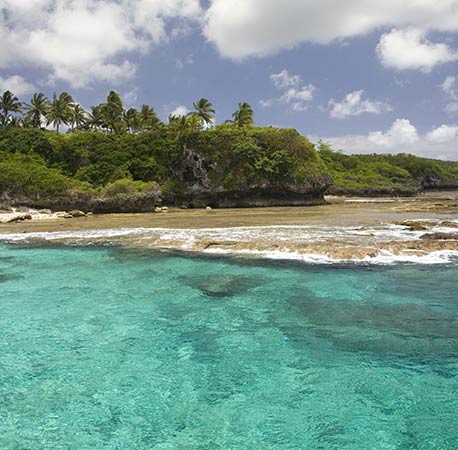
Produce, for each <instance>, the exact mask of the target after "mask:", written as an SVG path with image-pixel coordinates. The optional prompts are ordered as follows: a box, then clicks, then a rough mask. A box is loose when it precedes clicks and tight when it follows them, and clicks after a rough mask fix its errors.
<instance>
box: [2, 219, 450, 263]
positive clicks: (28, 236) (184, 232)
mask: <svg viewBox="0 0 458 450" xmlns="http://www.w3.org/2000/svg"><path fill="white" fill-rule="evenodd" d="M456 222H457V223H458V221H456ZM425 232H443V233H456V232H457V229H456V228H452V227H440V226H438V227H433V228H432V229H431V230H429V231H410V230H409V229H408V227H406V226H402V225H393V224H381V225H376V226H372V227H329V226H328V227H326V226H310V225H292V226H289V225H282V226H256V227H232V228H200V229H186V228H184V229H181V228H119V229H103V230H78V231H55V232H31V233H0V241H5V242H35V241H47V242H52V241H64V242H69V243H75V242H76V243H81V242H84V243H89V244H90V243H99V242H101V241H103V242H106V241H107V240H108V241H110V240H119V239H120V240H121V241H122V240H123V239H124V240H128V239H129V238H134V239H137V240H138V239H141V241H142V242H143V241H144V242H147V241H148V240H150V242H149V243H150V244H153V246H155V245H158V246H160V245H161V244H162V245H163V244H164V243H165V242H167V243H169V242H172V243H173V246H174V247H175V248H181V249H182V250H193V249H195V248H196V247H198V245H197V244H199V243H208V242H215V243H216V244H225V243H229V244H230V243H246V244H254V246H255V245H256V243H260V242H261V243H262V244H263V246H266V245H267V246H268V245H269V244H272V245H278V244H279V243H281V246H282V247H283V250H281V251H280V250H273V251H263V250H253V249H246V250H231V249H221V248H209V249H207V250H205V252H206V253H213V254H218V253H219V254H240V255H246V256H248V255H249V256H257V257H261V258H269V259H293V260H301V261H304V262H308V263H320V264H324V263H329V264H331V263H342V262H359V263H370V264H394V263H403V262H406V263H417V264H438V263H446V262H450V261H451V260H452V259H453V258H455V257H457V256H458V252H454V251H448V250H442V251H435V252H431V253H425V254H424V255H418V254H417V253H418V252H409V251H405V252H403V253H400V254H394V253H392V252H390V251H389V250H380V251H379V252H378V253H377V254H376V255H375V256H366V257H365V258H362V259H335V258H331V257H329V256H327V255H325V254H313V253H304V252H297V251H288V250H287V248H288V245H289V244H290V245H291V246H292V247H294V245H297V244H299V245H300V244H313V243H316V242H320V243H323V242H326V241H327V240H332V241H335V240H337V241H341V242H343V243H346V244H353V245H356V246H359V245H361V246H364V245H367V246H373V244H380V243H381V244H382V245H383V243H385V242H386V243H388V242H392V241H396V242H399V241H404V242H406V241H414V240H418V239H419V238H420V236H421V235H422V234H424V233H425ZM330 245H339V243H337V244H330ZM251 246H253V245H251Z"/></svg>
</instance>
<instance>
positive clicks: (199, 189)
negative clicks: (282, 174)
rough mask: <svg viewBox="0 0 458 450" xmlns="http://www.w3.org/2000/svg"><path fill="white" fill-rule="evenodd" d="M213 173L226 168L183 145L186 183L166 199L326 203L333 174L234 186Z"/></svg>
mask: <svg viewBox="0 0 458 450" xmlns="http://www.w3.org/2000/svg"><path fill="white" fill-rule="evenodd" d="M211 173H213V175H215V176H216V178H218V177H219V178H221V174H224V169H223V168H221V167H218V164H216V163H215V162H214V161H212V160H211V158H210V157H209V156H203V155H201V154H200V153H199V152H197V151H195V150H193V149H190V148H187V147H186V146H185V147H184V150H183V161H182V168H181V173H180V179H181V181H182V182H183V184H184V185H185V191H184V192H181V193H176V192H175V193H169V194H167V195H166V196H165V198H164V201H165V202H167V203H172V204H180V205H183V206H185V207H190V208H206V207H208V206H209V207H212V208H246V207H263V206H308V205H320V204H323V203H324V191H325V190H326V189H327V188H328V187H329V185H330V184H331V183H332V178H330V177H328V176H322V177H317V178H314V179H312V180H311V181H310V182H309V183H305V184H304V183H300V182H297V183H294V182H291V181H289V182H284V183H281V184H280V183H276V184H273V183H272V182H269V181H268V180H251V182H247V183H241V184H239V185H236V186H234V187H232V188H227V187H225V186H224V185H222V184H221V183H220V182H219V181H214V180H212V177H211V175H210V174H211Z"/></svg>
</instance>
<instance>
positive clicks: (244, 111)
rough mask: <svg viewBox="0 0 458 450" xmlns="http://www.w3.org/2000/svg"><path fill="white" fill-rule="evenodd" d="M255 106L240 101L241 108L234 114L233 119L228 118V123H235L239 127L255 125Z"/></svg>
mask: <svg viewBox="0 0 458 450" xmlns="http://www.w3.org/2000/svg"><path fill="white" fill-rule="evenodd" d="M253 116H254V112H253V108H252V107H251V106H250V105H249V104H248V103H246V102H243V103H239V108H238V109H237V111H235V112H234V114H232V117H233V120H226V123H228V124H233V125H235V126H237V127H239V128H244V127H248V126H251V125H253V123H254V119H253Z"/></svg>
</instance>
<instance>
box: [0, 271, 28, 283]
mask: <svg viewBox="0 0 458 450" xmlns="http://www.w3.org/2000/svg"><path fill="white" fill-rule="evenodd" d="M21 278H23V277H21V276H19V275H11V274H7V273H4V272H1V271H0V283H6V282H8V281H13V280H19V279H21Z"/></svg>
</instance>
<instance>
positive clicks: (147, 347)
mask: <svg viewBox="0 0 458 450" xmlns="http://www.w3.org/2000/svg"><path fill="white" fill-rule="evenodd" d="M456 280H458V265H457V264H453V263H450V264H444V265H434V266H428V265H394V266H370V265H350V264H349V265H306V264H302V263H295V262H280V261H276V262H273V261H272V262H269V261H261V260H243V259H235V258H234V259H224V258H204V257H202V258H200V257H197V256H193V257H188V256H185V255H183V254H171V253H160V252H144V251H139V250H137V251H134V250H128V249H123V248H113V247H70V246H50V245H47V246H36V247H30V246H29V247H26V246H17V245H13V246H0V308H1V309H0V310H1V314H0V345H1V349H2V351H1V353H0V448H2V449H3V448H5V449H16V448H17V449H23V448H33V449H48V448H49V449H59V448H61V449H86V448H97V449H124V448H136V449H193V448H196V449H218V448H220V449H229V448H230V449H260V448H262V449H309V448H313V449H319V448H323V449H372V448H373V449H428V450H429V449H449V448H450V449H451V448H458V412H457V411H458V298H457V297H458V296H457V292H456V287H457V281H456Z"/></svg>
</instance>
